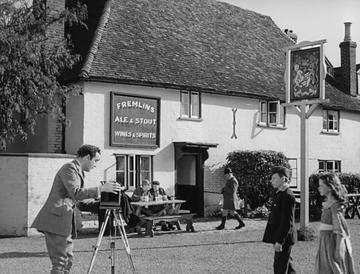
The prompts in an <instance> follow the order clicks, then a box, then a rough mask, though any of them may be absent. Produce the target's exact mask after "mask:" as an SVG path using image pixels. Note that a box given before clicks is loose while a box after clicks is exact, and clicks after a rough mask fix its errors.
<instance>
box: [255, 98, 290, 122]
mask: <svg viewBox="0 0 360 274" xmlns="http://www.w3.org/2000/svg"><path fill="white" fill-rule="evenodd" d="M259 108H260V121H259V125H265V126H270V127H284V126H285V108H284V107H283V106H281V104H280V101H260V106H259Z"/></svg>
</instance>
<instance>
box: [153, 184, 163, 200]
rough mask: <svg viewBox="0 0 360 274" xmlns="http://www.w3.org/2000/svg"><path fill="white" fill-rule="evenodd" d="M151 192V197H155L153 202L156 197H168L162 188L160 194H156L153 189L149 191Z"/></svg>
mask: <svg viewBox="0 0 360 274" xmlns="http://www.w3.org/2000/svg"><path fill="white" fill-rule="evenodd" d="M149 192H150V194H151V196H152V197H153V200H155V198H156V196H158V195H161V196H165V195H166V192H165V190H164V189H163V188H162V187H159V192H158V193H155V191H154V189H153V188H151V189H150V190H149Z"/></svg>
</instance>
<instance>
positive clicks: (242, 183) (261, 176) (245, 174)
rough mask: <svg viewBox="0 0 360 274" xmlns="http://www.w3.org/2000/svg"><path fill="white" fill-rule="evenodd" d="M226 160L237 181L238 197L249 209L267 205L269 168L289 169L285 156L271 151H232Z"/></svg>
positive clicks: (270, 187) (269, 191)
mask: <svg viewBox="0 0 360 274" xmlns="http://www.w3.org/2000/svg"><path fill="white" fill-rule="evenodd" d="M226 159H227V166H228V167H230V168H231V169H232V171H233V173H234V175H235V177H236V178H237V179H238V181H239V195H240V197H241V198H246V200H247V201H246V202H247V204H248V205H249V206H250V208H251V209H256V208H257V207H261V206H263V205H266V206H267V205H268V202H269V199H270V198H271V196H272V194H273V187H272V186H271V183H270V178H269V176H270V172H271V168H272V167H273V166H284V167H287V168H290V165H289V162H288V160H287V158H286V157H285V155H284V154H283V153H281V152H277V151H272V150H260V151H248V150H246V151H234V152H231V153H229V154H228V156H227V158H226Z"/></svg>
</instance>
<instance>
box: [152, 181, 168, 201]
mask: <svg viewBox="0 0 360 274" xmlns="http://www.w3.org/2000/svg"><path fill="white" fill-rule="evenodd" d="M150 194H151V196H152V197H153V199H154V201H162V200H167V199H168V197H167V195H166V192H165V190H164V189H163V188H162V187H160V182H159V181H153V182H152V187H151V189H150Z"/></svg>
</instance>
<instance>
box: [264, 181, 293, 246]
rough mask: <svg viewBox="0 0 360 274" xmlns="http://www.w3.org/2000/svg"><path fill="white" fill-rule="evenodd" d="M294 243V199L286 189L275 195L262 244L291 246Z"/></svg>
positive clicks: (289, 190) (288, 189)
mask: <svg viewBox="0 0 360 274" xmlns="http://www.w3.org/2000/svg"><path fill="white" fill-rule="evenodd" d="M295 241H296V229H295V197H294V194H293V193H292V191H291V189H290V188H289V187H288V188H287V189H285V190H283V191H278V192H277V193H276V194H275V197H274V200H273V204H272V206H271V212H270V216H269V219H268V222H267V225H266V228H265V233H264V237H263V242H265V243H272V244H274V243H280V244H282V245H284V244H285V243H286V244H289V245H292V244H294V243H295Z"/></svg>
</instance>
